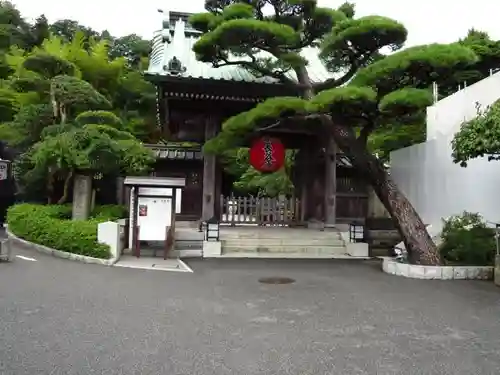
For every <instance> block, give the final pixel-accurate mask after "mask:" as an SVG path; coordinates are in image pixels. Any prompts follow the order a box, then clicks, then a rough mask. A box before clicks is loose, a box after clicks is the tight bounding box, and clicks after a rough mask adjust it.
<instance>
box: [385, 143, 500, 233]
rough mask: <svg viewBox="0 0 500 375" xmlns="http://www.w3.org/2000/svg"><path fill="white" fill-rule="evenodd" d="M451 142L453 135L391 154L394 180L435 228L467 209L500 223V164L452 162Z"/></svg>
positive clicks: (475, 161) (423, 217)
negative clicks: (462, 165) (464, 166)
mask: <svg viewBox="0 0 500 375" xmlns="http://www.w3.org/2000/svg"><path fill="white" fill-rule="evenodd" d="M452 139H453V134H451V135H448V136H443V137H439V138H437V139H434V140H431V141H427V142H424V143H421V144H418V145H414V146H411V147H407V148H404V149H400V150H397V151H394V152H392V153H391V175H392V178H393V179H394V181H395V182H396V183H397V185H398V186H399V188H400V189H401V190H402V191H403V193H404V194H405V195H406V196H407V197H408V199H409V200H410V202H411V203H412V204H413V206H414V207H415V209H416V210H417V212H418V213H419V214H420V215H421V216H422V219H423V220H424V222H425V223H426V224H431V225H433V227H434V226H435V227H440V226H441V218H443V217H449V216H451V215H455V214H459V213H461V212H463V211H464V210H465V211H469V212H479V213H481V214H482V215H483V216H484V217H485V219H487V220H488V221H491V222H500V161H499V162H495V161H492V162H488V160H487V159H486V158H481V159H476V160H473V161H471V162H469V164H468V166H467V168H462V167H460V166H459V165H458V164H454V163H453V161H452V158H451V140H452Z"/></svg>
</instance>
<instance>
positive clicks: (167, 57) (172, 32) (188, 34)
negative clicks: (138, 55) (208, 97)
mask: <svg viewBox="0 0 500 375" xmlns="http://www.w3.org/2000/svg"><path fill="white" fill-rule="evenodd" d="M176 15H177V13H173V12H172V13H171V14H170V22H164V28H163V30H160V31H157V32H156V33H155V35H154V37H153V45H152V52H151V56H150V63H149V67H148V70H147V71H146V74H149V75H158V76H177V77H189V78H202V79H214V80H225V81H238V82H259V83H276V82H277V80H276V79H274V78H271V77H262V78H257V77H255V76H254V75H253V74H251V73H250V72H248V71H247V70H246V69H244V68H242V67H240V66H235V65H233V66H223V67H220V68H214V67H213V66H211V65H210V64H207V63H204V62H201V61H198V60H196V56H195V53H194V52H193V45H194V43H195V42H196V41H197V39H198V37H197V35H199V34H198V33H196V32H195V31H194V30H193V29H191V28H190V27H189V25H187V24H186V21H185V17H184V16H185V14H184V13H179V14H178V15H179V16H178V17H177V18H175V16H176ZM172 21H173V22H172ZM261 56H262V57H264V56H265V53H262V54H261ZM302 56H303V57H304V58H305V59H307V61H308V62H309V64H308V71H309V76H310V78H311V81H312V82H313V83H319V82H323V81H325V80H327V79H329V78H332V77H334V76H333V74H332V73H330V72H328V71H327V70H326V69H325V67H324V66H323V64H322V63H321V61H320V59H319V57H318V51H317V49H315V48H304V49H303V50H302ZM174 58H176V59H177V60H179V61H180V63H181V64H182V66H183V67H184V68H185V71H183V72H181V73H178V74H172V73H170V72H169V71H168V69H166V67H168V66H169V62H170V61H172V59H174ZM288 76H289V77H290V78H292V79H293V80H295V79H296V77H295V73H294V72H289V73H288Z"/></svg>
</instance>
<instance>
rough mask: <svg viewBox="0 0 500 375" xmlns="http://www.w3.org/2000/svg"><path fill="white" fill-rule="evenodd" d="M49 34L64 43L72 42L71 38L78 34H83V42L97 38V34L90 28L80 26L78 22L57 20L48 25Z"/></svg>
mask: <svg viewBox="0 0 500 375" xmlns="http://www.w3.org/2000/svg"><path fill="white" fill-rule="evenodd" d="M50 33H51V34H54V35H55V36H58V37H60V38H62V39H63V40H64V41H66V42H71V41H73V38H74V37H75V35H76V34H78V33H81V34H83V36H84V39H85V42H87V41H89V40H90V39H91V38H95V37H98V36H99V33H98V32H97V31H95V30H92V29H91V28H90V27H86V26H83V25H80V24H79V23H78V21H73V20H68V19H66V20H59V21H56V22H54V23H53V24H52V25H50Z"/></svg>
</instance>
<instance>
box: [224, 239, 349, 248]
mask: <svg viewBox="0 0 500 375" xmlns="http://www.w3.org/2000/svg"><path fill="white" fill-rule="evenodd" d="M221 242H222V246H225V245H226V246H239V245H255V246H268V245H269V246H277V245H282V246H344V245H345V243H344V241H343V240H342V239H340V238H239V239H221Z"/></svg>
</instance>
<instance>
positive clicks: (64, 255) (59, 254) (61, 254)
mask: <svg viewBox="0 0 500 375" xmlns="http://www.w3.org/2000/svg"><path fill="white" fill-rule="evenodd" d="M5 232H6V233H7V237H8V238H9V239H10V240H11V241H12V242H13V244H17V245H21V246H23V247H25V248H28V249H30V250H35V251H38V252H39V253H43V254H47V255H52V256H53V257H56V258H61V259H69V260H74V261H77V262H82V263H87V264H100V265H102V266H112V265H114V264H115V263H116V262H117V261H118V258H111V259H99V258H93V257H89V256H86V255H80V254H73V253H68V252H66V251H61V250H55V249H52V248H50V247H47V246H43V245H38V244H35V243H33V242H29V241H26V240H23V239H22V238H19V237H17V236H16V235H15V234H14V233H12V232H11V231H10V230H9V228H5Z"/></svg>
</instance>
